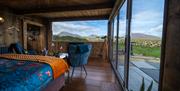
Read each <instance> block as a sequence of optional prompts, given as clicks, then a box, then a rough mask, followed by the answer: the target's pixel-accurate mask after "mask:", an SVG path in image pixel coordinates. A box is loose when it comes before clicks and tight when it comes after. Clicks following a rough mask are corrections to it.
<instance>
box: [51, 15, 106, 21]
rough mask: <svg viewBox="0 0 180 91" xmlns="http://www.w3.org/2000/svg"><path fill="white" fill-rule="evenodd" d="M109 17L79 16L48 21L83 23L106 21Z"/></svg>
mask: <svg viewBox="0 0 180 91" xmlns="http://www.w3.org/2000/svg"><path fill="white" fill-rule="evenodd" d="M108 18H109V15H100V16H81V17H59V18H52V19H48V20H49V21H51V22H53V21H54V22H55V21H84V20H108Z"/></svg>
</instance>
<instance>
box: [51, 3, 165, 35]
mask: <svg viewBox="0 0 180 91" xmlns="http://www.w3.org/2000/svg"><path fill="white" fill-rule="evenodd" d="M132 5H133V6H132V22H131V33H144V34H148V35H154V36H159V37H161V36H162V24H163V10H164V0H133V4H132ZM119 13H120V20H119V21H120V23H119V26H120V28H119V33H120V34H119V35H120V36H124V35H125V28H126V2H125V4H124V5H123V6H122V8H121V9H120V12H119ZM115 22H117V21H115ZM52 26H53V29H52V30H53V34H58V33H60V32H62V31H66V32H70V33H73V34H79V35H81V36H89V35H92V34H93V35H99V36H104V35H106V34H107V20H95V21H72V22H53V25H52ZM116 27H117V26H115V27H114V28H116Z"/></svg>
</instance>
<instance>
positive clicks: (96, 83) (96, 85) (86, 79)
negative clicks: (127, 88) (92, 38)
mask: <svg viewBox="0 0 180 91" xmlns="http://www.w3.org/2000/svg"><path fill="white" fill-rule="evenodd" d="M86 70H87V72H88V75H87V76H85V73H84V71H81V69H80V68H77V69H75V72H74V76H73V79H72V80H71V81H70V82H69V83H68V84H66V85H65V87H64V88H63V89H62V90H60V91H121V90H120V87H119V86H118V85H117V80H116V78H115V75H114V73H113V71H112V69H111V66H110V64H109V63H108V62H107V61H105V60H102V59H97V58H96V59H95V58H91V59H90V60H89V63H88V65H87V66H86Z"/></svg>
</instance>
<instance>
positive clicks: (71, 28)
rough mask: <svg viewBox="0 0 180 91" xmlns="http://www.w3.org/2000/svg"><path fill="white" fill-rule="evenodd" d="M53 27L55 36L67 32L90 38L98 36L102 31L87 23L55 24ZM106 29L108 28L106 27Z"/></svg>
mask: <svg viewBox="0 0 180 91" xmlns="http://www.w3.org/2000/svg"><path fill="white" fill-rule="evenodd" d="M52 26H53V27H52V30H53V34H58V33H60V32H63V31H66V32H70V33H74V34H79V35H82V36H88V35H91V34H97V32H98V31H102V29H101V28H100V27H96V26H91V25H88V23H86V22H54V23H53V25H52ZM104 27H106V25H105V26H104Z"/></svg>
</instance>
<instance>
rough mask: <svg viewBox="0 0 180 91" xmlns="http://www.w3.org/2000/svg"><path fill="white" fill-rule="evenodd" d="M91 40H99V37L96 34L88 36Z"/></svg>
mask: <svg viewBox="0 0 180 91" xmlns="http://www.w3.org/2000/svg"><path fill="white" fill-rule="evenodd" d="M88 37H89V38H98V37H99V36H98V35H95V34H91V35H89V36H88Z"/></svg>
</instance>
